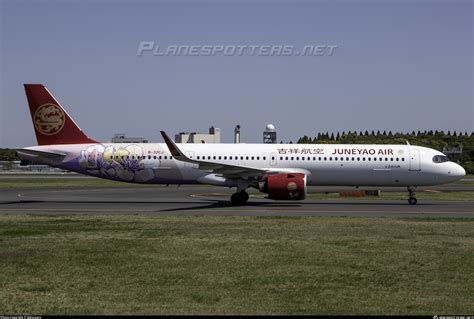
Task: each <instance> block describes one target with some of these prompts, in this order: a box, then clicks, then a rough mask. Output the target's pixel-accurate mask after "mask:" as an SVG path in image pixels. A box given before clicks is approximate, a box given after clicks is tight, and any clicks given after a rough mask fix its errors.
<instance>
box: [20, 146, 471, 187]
mask: <svg viewBox="0 0 474 319" xmlns="http://www.w3.org/2000/svg"><path fill="white" fill-rule="evenodd" d="M178 145H179V148H180V150H181V151H182V152H183V153H185V154H186V156H188V157H189V158H192V159H193V160H197V161H206V162H213V163H222V164H228V165H236V166H244V167H249V168H259V169H268V170H280V171H285V172H301V173H304V174H305V175H306V176H307V184H308V185H341V186H346V185H347V186H423V185H436V184H444V183H448V182H452V181H455V180H458V179H460V178H462V177H463V176H464V175H465V171H464V169H463V168H462V167H461V166H459V165H458V164H456V163H453V162H450V161H445V162H435V161H434V160H433V158H434V156H436V155H443V154H442V153H440V152H439V151H436V150H433V149H430V148H426V147H419V146H411V145H379V144H377V145H366V144H364V145H362V144H178ZM27 149H30V150H37V151H45V152H47V151H50V152H62V153H65V154H66V156H65V157H64V159H62V160H61V161H60V162H58V161H57V160H55V159H51V158H45V157H42V156H32V155H29V154H22V153H21V150H20V151H19V152H18V154H19V156H20V157H21V158H22V159H28V160H32V161H35V162H39V163H44V164H48V165H51V166H54V167H61V168H65V169H68V170H71V171H76V172H78V173H82V174H88V175H93V176H97V177H102V178H107V179H113V180H121V181H126V182H136V183H148V184H154V183H157V184H192V183H202V184H211V185H220V186H236V185H237V184H236V183H237V181H235V180H234V181H229V179H228V178H224V177H222V176H220V175H219V174H217V173H212V172H209V171H205V170H202V169H198V168H197V165H196V164H192V163H186V162H182V161H178V160H175V159H174V158H173V157H172V156H171V154H170V152H169V149H168V148H167V146H166V144H163V143H156V144H155V143H149V144H110V143H102V144H70V145H48V146H35V147H28V148H27Z"/></svg>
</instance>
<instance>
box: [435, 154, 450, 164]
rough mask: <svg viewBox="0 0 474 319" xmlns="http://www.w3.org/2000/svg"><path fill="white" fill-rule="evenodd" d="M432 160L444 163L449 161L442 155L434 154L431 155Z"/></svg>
mask: <svg viewBox="0 0 474 319" xmlns="http://www.w3.org/2000/svg"><path fill="white" fill-rule="evenodd" d="M433 162H434V163H444V162H449V158H448V157H447V156H444V155H435V156H433Z"/></svg>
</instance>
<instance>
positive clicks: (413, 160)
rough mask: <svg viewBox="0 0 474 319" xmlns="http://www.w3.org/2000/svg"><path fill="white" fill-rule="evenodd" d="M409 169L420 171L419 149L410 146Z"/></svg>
mask: <svg viewBox="0 0 474 319" xmlns="http://www.w3.org/2000/svg"><path fill="white" fill-rule="evenodd" d="M409 161H410V168H409V170H410V171H421V166H420V150H419V149H415V148H412V149H410V159H409Z"/></svg>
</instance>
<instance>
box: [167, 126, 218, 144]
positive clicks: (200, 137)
mask: <svg viewBox="0 0 474 319" xmlns="http://www.w3.org/2000/svg"><path fill="white" fill-rule="evenodd" d="M174 140H175V142H176V143H220V142H221V129H220V128H217V127H214V126H211V127H210V128H209V134H206V133H197V132H193V133H189V132H181V133H179V134H176V135H175V137H174Z"/></svg>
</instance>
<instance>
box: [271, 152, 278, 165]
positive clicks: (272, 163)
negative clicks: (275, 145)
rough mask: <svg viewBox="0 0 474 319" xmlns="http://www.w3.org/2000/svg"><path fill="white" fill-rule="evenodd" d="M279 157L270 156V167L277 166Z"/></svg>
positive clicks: (273, 154) (274, 154)
mask: <svg viewBox="0 0 474 319" xmlns="http://www.w3.org/2000/svg"><path fill="white" fill-rule="evenodd" d="M276 161H277V156H276V153H271V154H270V166H276Z"/></svg>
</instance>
